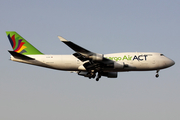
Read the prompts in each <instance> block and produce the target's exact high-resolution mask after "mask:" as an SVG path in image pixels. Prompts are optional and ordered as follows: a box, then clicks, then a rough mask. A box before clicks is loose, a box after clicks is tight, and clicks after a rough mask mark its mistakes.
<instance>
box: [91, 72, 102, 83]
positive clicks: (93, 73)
mask: <svg viewBox="0 0 180 120" xmlns="http://www.w3.org/2000/svg"><path fill="white" fill-rule="evenodd" d="M96 73H97V72H96V71H90V72H89V73H88V77H89V79H91V78H95V77H96ZM100 78H101V72H98V74H97V77H96V81H99V79H100Z"/></svg>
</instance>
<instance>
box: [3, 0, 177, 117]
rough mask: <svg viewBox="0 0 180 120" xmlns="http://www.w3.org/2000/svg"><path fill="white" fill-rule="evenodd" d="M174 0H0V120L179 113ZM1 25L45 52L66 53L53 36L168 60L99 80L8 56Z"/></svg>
mask: <svg viewBox="0 0 180 120" xmlns="http://www.w3.org/2000/svg"><path fill="white" fill-rule="evenodd" d="M179 12H180V1H179V0H111V1H110V0H48V1H47V0H43V1H39V0H29V1H27V0H1V2H0V39H1V40H0V41H1V44H0V46H1V47H0V51H1V52H0V56H1V62H0V76H1V77H0V119H1V120H179V119H180V65H179V61H180V56H179V51H180V47H179V46H180V14H179ZM5 31H17V32H18V33H19V34H20V35H22V36H23V37H24V38H25V39H26V40H28V41H29V42H30V43H31V44H33V45H34V46H35V47H36V48H38V49H39V50H40V51H41V52H43V53H46V54H72V53H74V52H73V51H72V50H71V49H70V48H68V47H67V46H66V45H65V44H63V43H62V42H60V41H59V39H58V38H57V36H58V35H61V36H63V37H64V38H66V39H67V40H71V41H73V42H75V43H77V44H79V45H81V46H83V47H85V48H87V49H89V50H91V51H93V52H97V53H103V54H105V53H115V52H136V51H138V52H160V53H163V54H165V55H166V56H167V57H169V58H171V59H173V60H174V61H175V62H176V64H175V65H174V66H173V67H171V68H168V69H165V70H162V71H160V77H159V78H158V79H157V78H155V71H151V72H128V73H126V72H124V73H119V74H118V78H117V79H109V78H105V77H102V78H101V79H100V81H99V82H96V81H95V80H89V79H88V78H84V77H82V76H78V75H76V74H74V73H69V72H63V71H57V70H51V69H47V68H41V67H36V66H32V65H26V64H22V63H17V62H13V61H10V60H9V59H10V54H9V53H8V52H7V50H11V49H12V48H11V46H10V43H9V40H8V39H7V36H6V33H5Z"/></svg>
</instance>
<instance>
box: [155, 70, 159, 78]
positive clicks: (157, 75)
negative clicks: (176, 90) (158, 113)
mask: <svg viewBox="0 0 180 120" xmlns="http://www.w3.org/2000/svg"><path fill="white" fill-rule="evenodd" d="M158 73H159V70H157V71H156V75H155V77H156V78H158V77H159V74H158Z"/></svg>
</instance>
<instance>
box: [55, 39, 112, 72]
mask: <svg viewBox="0 0 180 120" xmlns="http://www.w3.org/2000/svg"><path fill="white" fill-rule="evenodd" d="M58 38H59V39H60V40H61V41H62V42H63V43H65V44H66V45H67V46H69V47H70V48H71V49H73V50H74V51H75V52H76V53H74V54H73V55H74V56H75V57H76V58H78V59H79V60H81V61H83V62H84V61H87V60H89V62H86V63H85V64H84V65H83V66H84V67H85V68H86V69H87V70H97V71H98V70H99V69H100V68H103V67H111V65H112V64H113V63H114V61H112V60H110V59H108V58H105V57H104V55H103V54H98V53H94V52H91V51H89V50H87V49H85V48H83V47H81V46H79V45H77V44H75V43H73V42H71V41H68V40H66V39H64V38H63V37H61V36H58Z"/></svg>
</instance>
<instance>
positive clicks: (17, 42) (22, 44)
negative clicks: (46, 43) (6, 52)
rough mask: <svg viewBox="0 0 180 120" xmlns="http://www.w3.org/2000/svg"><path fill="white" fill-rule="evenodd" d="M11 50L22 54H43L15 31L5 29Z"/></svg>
mask: <svg viewBox="0 0 180 120" xmlns="http://www.w3.org/2000/svg"><path fill="white" fill-rule="evenodd" d="M6 34H7V37H8V38H9V41H10V43H11V46H12V48H13V50H14V51H15V52H17V53H21V54H23V55H35V54H43V53H41V52H40V51H39V50H38V49H36V48H35V47H34V46H32V45H31V44H30V43H29V42H28V41H26V40H25V39H24V38H23V37H21V36H20V35H19V34H18V33H16V32H15V31H6Z"/></svg>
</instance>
